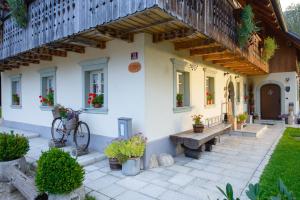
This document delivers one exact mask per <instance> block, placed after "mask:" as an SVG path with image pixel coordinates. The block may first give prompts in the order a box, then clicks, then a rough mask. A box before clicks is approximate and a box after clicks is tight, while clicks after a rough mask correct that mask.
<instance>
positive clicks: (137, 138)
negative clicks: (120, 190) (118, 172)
mask: <svg viewBox="0 0 300 200" xmlns="http://www.w3.org/2000/svg"><path fill="white" fill-rule="evenodd" d="M146 141H147V139H146V138H145V137H144V136H143V135H142V134H137V135H134V136H133V137H131V138H130V139H128V140H124V141H123V142H122V143H121V145H120V152H121V154H122V157H123V159H122V160H121V162H122V173H123V174H124V175H126V176H135V175H137V174H139V173H140V170H141V157H142V156H143V155H144V151H145V147H146Z"/></svg>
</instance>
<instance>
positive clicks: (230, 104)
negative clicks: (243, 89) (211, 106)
mask: <svg viewBox="0 0 300 200" xmlns="http://www.w3.org/2000/svg"><path fill="white" fill-rule="evenodd" d="M227 88H228V91H227V115H228V121H229V123H231V124H234V116H235V108H234V107H235V106H234V98H235V93H234V85H233V83H232V81H230V82H229V84H228V87H227Z"/></svg>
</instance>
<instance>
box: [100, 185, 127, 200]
mask: <svg viewBox="0 0 300 200" xmlns="http://www.w3.org/2000/svg"><path fill="white" fill-rule="evenodd" d="M125 191H127V189H125V188H123V187H121V186H119V185H117V184H112V185H111V186H108V187H106V188H104V189H101V190H100V192H101V193H102V194H105V195H106V196H108V197H110V198H114V197H116V196H118V195H120V194H122V193H124V192H125Z"/></svg>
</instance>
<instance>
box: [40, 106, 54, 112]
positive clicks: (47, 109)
mask: <svg viewBox="0 0 300 200" xmlns="http://www.w3.org/2000/svg"><path fill="white" fill-rule="evenodd" d="M53 108H54V107H53V106H40V109H41V110H42V111H52V110H53Z"/></svg>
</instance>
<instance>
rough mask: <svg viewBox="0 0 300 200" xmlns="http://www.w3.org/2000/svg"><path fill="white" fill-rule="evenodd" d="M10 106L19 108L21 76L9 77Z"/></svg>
mask: <svg viewBox="0 0 300 200" xmlns="http://www.w3.org/2000/svg"><path fill="white" fill-rule="evenodd" d="M11 105H12V106H13V107H19V106H21V75H16V76H12V77H11Z"/></svg>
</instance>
